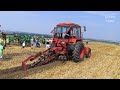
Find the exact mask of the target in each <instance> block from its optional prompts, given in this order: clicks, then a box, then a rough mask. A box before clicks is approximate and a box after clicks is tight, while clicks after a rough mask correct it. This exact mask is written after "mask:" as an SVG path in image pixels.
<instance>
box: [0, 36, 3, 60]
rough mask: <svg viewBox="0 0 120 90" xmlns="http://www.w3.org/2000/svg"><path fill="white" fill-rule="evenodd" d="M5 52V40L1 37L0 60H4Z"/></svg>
mask: <svg viewBox="0 0 120 90" xmlns="http://www.w3.org/2000/svg"><path fill="white" fill-rule="evenodd" d="M3 50H4V40H3V38H2V36H0V59H3Z"/></svg>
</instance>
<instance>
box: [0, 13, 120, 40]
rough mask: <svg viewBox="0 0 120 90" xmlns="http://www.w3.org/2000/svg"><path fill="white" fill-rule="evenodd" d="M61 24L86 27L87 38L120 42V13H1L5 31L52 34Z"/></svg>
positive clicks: (2, 27)
mask: <svg viewBox="0 0 120 90" xmlns="http://www.w3.org/2000/svg"><path fill="white" fill-rule="evenodd" d="M110 20H111V22H110ZM60 22H74V23H77V24H79V25H82V26H86V28H87V31H86V32H85V33H84V37H86V38H96V39H105V40H119V41H120V12H119V11H0V25H1V28H0V29H5V30H11V31H25V32H33V33H41V34H50V31H51V30H53V28H54V26H55V25H56V24H58V23H60Z"/></svg>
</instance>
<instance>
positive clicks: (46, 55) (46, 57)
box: [22, 49, 56, 73]
mask: <svg viewBox="0 0 120 90" xmlns="http://www.w3.org/2000/svg"><path fill="white" fill-rule="evenodd" d="M36 59H37V61H35V60H36ZM54 59H56V54H55V53H54V51H52V50H50V49H49V50H46V51H44V52H39V53H37V54H36V55H31V56H30V57H28V58H27V59H26V60H25V61H23V62H22V66H23V69H24V72H25V73H26V70H27V69H30V68H34V67H37V66H41V65H44V64H47V63H48V62H49V61H51V60H54ZM32 61H34V62H33V63H32V64H28V65H27V63H28V62H32Z"/></svg>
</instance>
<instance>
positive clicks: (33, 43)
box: [22, 36, 52, 49]
mask: <svg viewBox="0 0 120 90" xmlns="http://www.w3.org/2000/svg"><path fill="white" fill-rule="evenodd" d="M51 43H52V40H51V39H49V38H48V39H47V40H45V39H44V38H43V37H42V38H41V39H40V38H39V39H38V37H36V36H33V37H32V38H31V43H30V44H31V47H38V48H40V47H41V46H44V45H45V46H46V49H49V48H50V45H51ZM25 46H26V42H25V41H23V43H22V47H23V48H24V47H25Z"/></svg>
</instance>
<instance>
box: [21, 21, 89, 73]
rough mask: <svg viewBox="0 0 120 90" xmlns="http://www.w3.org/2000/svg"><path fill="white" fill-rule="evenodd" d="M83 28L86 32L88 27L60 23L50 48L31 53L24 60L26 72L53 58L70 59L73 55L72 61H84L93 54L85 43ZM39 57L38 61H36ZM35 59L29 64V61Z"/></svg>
mask: <svg viewBox="0 0 120 90" xmlns="http://www.w3.org/2000/svg"><path fill="white" fill-rule="evenodd" d="M82 29H83V31H84V32H85V31H86V27H85V26H83V27H82V26H80V25H78V24H74V23H59V24H58V25H56V27H54V30H53V31H52V32H51V33H53V35H54V37H53V41H52V44H51V47H50V49H48V50H45V51H43V52H39V53H37V54H36V55H31V56H30V57H28V58H27V59H26V60H25V61H23V62H22V66H23V68H24V71H25V73H26V70H27V69H29V68H34V67H36V66H41V65H44V64H47V63H48V62H50V61H53V60H63V61H66V60H68V57H69V56H72V61H74V62H79V61H83V60H84V57H86V58H89V57H90V56H91V48H89V47H88V46H87V47H86V46H85V45H84V43H83V37H82V33H83V32H82ZM36 59H37V61H35V60H36ZM31 61H35V62H34V63H32V64H29V65H27V63H28V62H31Z"/></svg>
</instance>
